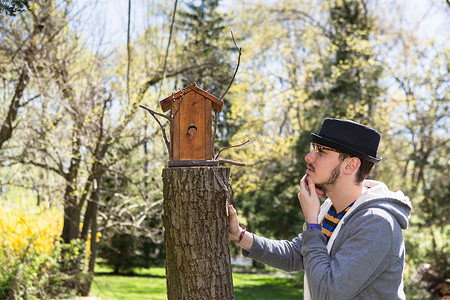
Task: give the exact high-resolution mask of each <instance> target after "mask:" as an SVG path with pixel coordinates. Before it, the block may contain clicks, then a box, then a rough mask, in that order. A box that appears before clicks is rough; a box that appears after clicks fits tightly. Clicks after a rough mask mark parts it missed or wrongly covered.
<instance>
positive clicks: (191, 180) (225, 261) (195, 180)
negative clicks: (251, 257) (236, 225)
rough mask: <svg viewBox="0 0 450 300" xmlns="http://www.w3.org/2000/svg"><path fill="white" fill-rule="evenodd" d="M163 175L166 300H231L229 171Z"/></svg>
mask: <svg viewBox="0 0 450 300" xmlns="http://www.w3.org/2000/svg"><path fill="white" fill-rule="evenodd" d="M162 176H163V183H164V214H163V225H164V229H165V231H164V246H165V248H166V276H167V296H168V299H169V300H175V299H176V300H179V299H189V300H191V299H210V300H214V299H220V300H225V299H235V297H234V291H233V278H232V276H231V262H230V249H229V247H228V226H229V223H228V205H229V204H230V203H231V201H232V199H233V190H232V188H231V184H230V168H226V167H189V168H166V169H164V170H163V173H162Z"/></svg>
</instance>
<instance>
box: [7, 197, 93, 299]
mask: <svg viewBox="0 0 450 300" xmlns="http://www.w3.org/2000/svg"><path fill="white" fill-rule="evenodd" d="M60 220H61V221H60ZM61 229H62V215H61V213H60V212H59V211H58V210H56V209H47V210H43V209H40V208H38V207H32V208H30V207H27V206H26V205H25V206H24V205H21V206H16V207H13V206H11V205H10V206H9V207H8V206H7V205H3V206H1V207H0V299H36V298H39V299H44V298H57V297H70V296H73V293H74V292H73V287H72V286H71V284H70V283H72V282H77V283H80V282H84V281H86V280H87V279H88V278H89V277H88V275H87V274H88V272H87V266H86V265H85V264H81V267H82V270H80V272H77V273H76V274H68V273H64V269H65V268H67V267H68V266H69V265H70V264H72V263H73V262H75V261H80V259H81V261H85V253H86V250H85V249H86V243H85V242H84V241H82V240H74V241H72V242H71V243H69V244H64V243H61V242H60V241H59V236H60V233H61Z"/></svg>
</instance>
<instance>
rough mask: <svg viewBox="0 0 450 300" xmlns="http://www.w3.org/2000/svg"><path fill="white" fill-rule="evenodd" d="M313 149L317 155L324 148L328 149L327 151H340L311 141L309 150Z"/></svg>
mask: <svg viewBox="0 0 450 300" xmlns="http://www.w3.org/2000/svg"><path fill="white" fill-rule="evenodd" d="M313 150H314V151H315V152H316V154H317V155H319V154H320V153H323V151H324V150H328V151H333V152H337V153H341V151H339V150H336V149H333V148H328V147H325V146H322V145H318V144H316V143H311V151H313Z"/></svg>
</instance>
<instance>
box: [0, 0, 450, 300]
mask: <svg viewBox="0 0 450 300" xmlns="http://www.w3.org/2000/svg"><path fill="white" fill-rule="evenodd" d="M113 2H114V1H113ZM113 2H111V1H100V0H99V1H51V0H36V1H20V0H19V1H1V2H0V3H1V9H2V11H1V14H0V70H1V72H0V79H1V82H0V84H1V87H0V92H1V99H2V104H3V105H2V106H1V107H0V174H1V175H0V187H1V190H0V192H1V194H0V197H1V199H0V200H1V201H2V205H1V214H2V218H1V222H0V230H1V237H2V239H1V240H0V242H1V244H0V246H1V249H2V251H1V253H0V270H1V271H2V272H1V274H2V275H1V276H2V277H1V280H0V293H3V294H1V295H6V296H7V297H13V298H14V297H16V296H17V297H20V296H21V295H22V296H23V295H47V296H48V295H50V296H51V295H62V294H64V293H66V294H68V295H70V294H71V293H74V292H76V293H81V294H88V293H89V289H90V284H91V282H92V276H93V271H94V267H95V264H96V262H97V258H99V260H101V261H102V262H104V263H107V264H110V265H112V266H114V269H115V271H116V272H126V271H129V270H130V269H132V268H133V267H142V266H143V267H148V266H151V265H161V264H163V263H164V261H163V260H164V249H163V247H162V241H163V229H162V222H161V218H160V216H161V212H162V180H161V170H162V168H164V167H165V164H166V161H167V159H168V154H167V151H166V149H165V145H164V141H163V139H162V134H161V129H160V128H159V126H158V124H157V123H156V122H155V120H153V119H152V118H151V116H150V115H149V114H146V112H145V111H143V110H142V109H139V108H138V105H139V104H145V105H147V106H149V107H150V108H152V109H154V110H156V111H160V108H159V106H158V105H159V102H158V101H159V100H161V99H162V98H165V97H167V96H170V95H171V94H172V91H177V90H179V89H181V88H183V87H185V86H187V85H189V84H191V83H193V82H196V83H197V85H199V86H200V87H201V88H203V89H205V90H210V92H211V93H212V94H213V95H215V96H220V95H222V94H223V93H224V92H225V90H226V89H227V87H228V85H229V83H230V82H231V78H232V75H233V72H234V70H235V68H236V67H237V63H238V56H239V54H238V51H237V48H236V46H235V44H234V42H233V40H232V37H231V31H232V32H233V34H234V36H235V40H236V43H237V45H238V47H239V48H242V55H241V56H240V64H239V70H238V73H237V76H236V78H235V81H234V83H233V84H232V86H231V89H230V90H229V92H228V93H227V94H226V97H225V98H224V102H225V104H224V109H223V111H222V113H221V114H220V115H219V128H218V132H217V138H216V147H217V149H220V148H223V147H226V146H229V145H235V144H240V143H242V142H244V141H245V140H247V139H250V141H251V142H250V143H249V144H246V145H245V146H243V147H240V148H234V149H232V150H227V151H226V152H224V154H223V157H224V158H227V159H231V160H235V161H243V162H246V163H247V164H248V166H247V167H245V168H243V167H236V166H232V167H231V168H232V170H231V173H232V175H231V181H232V186H233V189H234V205H235V207H237V209H238V210H239V213H240V217H241V219H242V223H243V224H242V225H246V226H247V228H248V229H249V230H251V231H253V232H256V233H258V234H261V235H264V236H266V237H270V238H277V239H292V238H293V237H295V236H296V235H297V234H298V233H299V231H300V228H301V224H303V216H302V214H301V212H300V207H299V204H298V200H297V193H298V188H299V187H298V182H299V179H300V178H301V177H302V174H304V170H305V162H304V159H303V157H304V156H305V155H306V153H307V152H308V151H309V135H310V132H317V131H318V129H319V128H320V124H321V123H322V121H323V119H324V118H325V117H337V118H345V119H353V120H355V121H358V122H361V123H364V124H367V125H370V126H372V127H374V128H376V129H377V130H378V131H380V132H381V134H382V142H381V145H380V149H379V156H382V157H383V160H382V163H381V164H379V165H377V166H376V167H375V169H374V170H373V171H372V173H371V176H370V177H371V178H374V179H377V180H380V181H383V182H385V183H386V184H387V185H388V186H389V187H390V188H391V189H392V190H397V189H401V190H403V191H404V192H405V194H406V195H408V196H409V197H410V198H411V201H412V203H413V212H412V216H411V220H410V227H409V229H408V230H406V231H405V232H404V235H405V244H406V253H407V257H406V260H407V261H406V270H405V281H406V285H407V288H410V289H413V290H414V289H415V288H417V289H420V288H422V287H428V288H429V289H430V290H431V289H433V286H432V285H433V284H435V283H436V282H441V281H442V280H443V279H445V278H450V268H449V261H448V259H449V258H448V255H447V254H448V253H449V251H450V245H449V229H450V225H449V216H450V202H449V201H448V200H449V199H450V185H449V184H448V178H450V174H449V170H450V168H449V159H448V158H449V125H450V124H449V120H450V119H449V88H448V87H449V79H450V78H449V70H450V67H449V63H450V55H449V48H450V45H449V42H448V41H449V28H450V18H449V14H450V8H449V4H448V2H446V1H443V0H442V1H431V0H430V1H428V0H422V1H388V0H375V1H366V0H316V1H311V0H295V1H293V0H279V1H250V0H247V1H240V2H239V4H236V3H234V2H233V1H225V0H222V1H219V0H198V1H155V0H147V1H144V0H139V1H137V0H136V1H116V2H114V4H113ZM60 237H61V238H62V239H61V240H60ZM231 247H233V246H231ZM84 249H87V252H86V251H84ZM232 251H233V253H237V249H236V248H232ZM418 270H421V272H419V273H417V271H418ZM55 274H57V276H56V275H55ZM417 274H419V275H417ZM420 274H421V275H420ZM424 274H428V275H429V276H428V277H427V276H422V275H424ZM420 278H422V279H423V280H425V279H426V278H431V279H429V280H428V281H426V280H425V281H424V282H422V283H420V282H419V280H418V279H420ZM421 284H425V285H421ZM0 298H2V297H0Z"/></svg>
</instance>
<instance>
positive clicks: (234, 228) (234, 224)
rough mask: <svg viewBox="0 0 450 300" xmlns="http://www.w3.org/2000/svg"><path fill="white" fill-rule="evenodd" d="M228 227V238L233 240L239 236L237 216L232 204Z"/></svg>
mask: <svg viewBox="0 0 450 300" xmlns="http://www.w3.org/2000/svg"><path fill="white" fill-rule="evenodd" d="M229 222H230V227H229V229H228V236H229V237H230V238H231V239H233V238H234V237H235V236H236V235H239V232H240V231H239V220H238V216H237V212H236V209H235V208H234V206H233V205H232V204H230V216H229Z"/></svg>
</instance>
